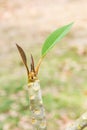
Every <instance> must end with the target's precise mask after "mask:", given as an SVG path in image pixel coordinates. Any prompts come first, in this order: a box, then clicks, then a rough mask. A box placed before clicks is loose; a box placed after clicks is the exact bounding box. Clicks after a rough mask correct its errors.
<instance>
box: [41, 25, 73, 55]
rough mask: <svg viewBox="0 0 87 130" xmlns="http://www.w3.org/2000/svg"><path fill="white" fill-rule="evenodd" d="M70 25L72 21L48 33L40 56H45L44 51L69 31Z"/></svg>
mask: <svg viewBox="0 0 87 130" xmlns="http://www.w3.org/2000/svg"><path fill="white" fill-rule="evenodd" d="M72 25H73V23H70V24H68V25H65V26H63V27H61V28H58V29H57V30H55V31H54V32H53V33H51V34H50V36H49V37H48V38H47V39H46V40H45V42H44V44H43V47H42V52H41V56H42V57H43V56H45V55H46V53H47V52H48V51H49V50H50V49H51V48H52V47H53V46H54V45H55V44H56V43H57V42H59V41H60V40H61V39H62V38H63V37H64V36H65V35H66V34H67V33H68V32H69V31H70V29H71V27H72Z"/></svg>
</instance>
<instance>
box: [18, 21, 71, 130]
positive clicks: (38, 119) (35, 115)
mask: <svg viewBox="0 0 87 130" xmlns="http://www.w3.org/2000/svg"><path fill="white" fill-rule="evenodd" d="M72 25H73V23H70V24H68V25H65V26H63V27H61V28H59V29H57V30H56V31H54V32H53V33H52V34H51V35H50V36H49V37H48V38H47V39H46V41H45V42H44V44H43V47H42V51H41V58H40V60H39V62H38V64H37V66H36V67H35V65H34V59H33V56H32V55H31V64H30V70H29V68H28V65H27V58H26V55H25V52H24V51H23V49H22V48H21V47H20V46H19V45H18V44H16V46H17V48H18V51H19V53H20V55H21V58H22V60H23V63H24V65H25V67H26V70H27V76H28V92H29V99H30V110H31V114H32V117H31V118H32V121H31V122H32V125H33V130H47V124H46V119H45V109H44V107H43V102H42V95H41V89H40V83H39V79H38V78H37V75H38V71H39V67H40V65H41V62H42V60H43V58H44V57H45V56H46V54H47V52H48V51H49V50H50V49H51V48H52V47H53V46H54V45H55V44H56V43H57V42H59V41H60V40H61V39H62V38H63V37H64V36H65V35H66V34H67V33H68V32H69V31H70V29H71V27H72Z"/></svg>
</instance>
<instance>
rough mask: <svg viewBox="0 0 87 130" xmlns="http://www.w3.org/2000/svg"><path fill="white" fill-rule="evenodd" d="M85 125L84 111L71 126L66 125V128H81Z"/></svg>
mask: <svg viewBox="0 0 87 130" xmlns="http://www.w3.org/2000/svg"><path fill="white" fill-rule="evenodd" d="M85 127H87V113H84V114H83V115H82V116H81V117H80V118H79V119H77V120H76V121H75V122H74V123H73V124H72V125H71V126H68V127H67V128H66V130H83V129H84V128H85Z"/></svg>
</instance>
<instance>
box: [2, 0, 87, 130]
mask: <svg viewBox="0 0 87 130" xmlns="http://www.w3.org/2000/svg"><path fill="white" fill-rule="evenodd" d="M72 21H73V22H74V25H73V27H72V29H71V31H70V32H69V34H68V35H67V36H66V37H65V38H64V39H63V40H62V41H61V42H60V43H58V44H57V45H56V46H55V47H54V48H53V49H52V50H51V51H50V52H49V54H48V55H47V56H46V57H45V58H44V61H43V63H42V65H41V68H40V71H39V75H38V77H39V79H40V84H41V89H42V95H43V101H44V106H45V109H46V118H47V122H48V130H63V129H64V128H65V127H66V125H68V124H69V123H71V122H73V121H74V120H75V119H76V118H78V117H79V116H80V115H81V114H82V113H84V112H85V111H86V109H87V100H86V98H87V24H86V23H87V1H86V0H54V1H50V0H44V1H42V0H32V1H29V0H26V1H25V0H18V1H16V0H7V1H5V0H2V1H0V130H31V129H32V126H31V116H30V111H29V103H28V95H27V91H26V86H27V76H26V70H25V68H24V66H23V64H22V61H21V58H20V56H19V54H18V51H17V48H16V45H15V44H16V43H18V44H19V45H20V46H22V48H23V49H24V50H25V52H26V54H27V59H28V61H29V64H30V54H31V53H32V54H33V56H34V59H35V64H36V63H37V62H38V60H39V58H40V53H41V47H42V44H43V43H44V40H45V39H46V38H47V36H48V35H49V34H50V33H51V32H52V31H53V30H55V29H56V28H59V27H60V26H63V25H65V24H68V23H70V22H72Z"/></svg>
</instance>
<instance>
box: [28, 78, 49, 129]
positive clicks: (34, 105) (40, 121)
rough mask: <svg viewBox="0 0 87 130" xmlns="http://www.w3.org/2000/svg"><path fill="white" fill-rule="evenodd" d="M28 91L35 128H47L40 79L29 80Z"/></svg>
mask: <svg viewBox="0 0 87 130" xmlns="http://www.w3.org/2000/svg"><path fill="white" fill-rule="evenodd" d="M28 92H29V99H30V110H31V118H32V125H33V130H47V125H46V119H45V109H44V106H43V102H42V95H41V89H40V84H39V80H35V81H33V82H29V84H28Z"/></svg>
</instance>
